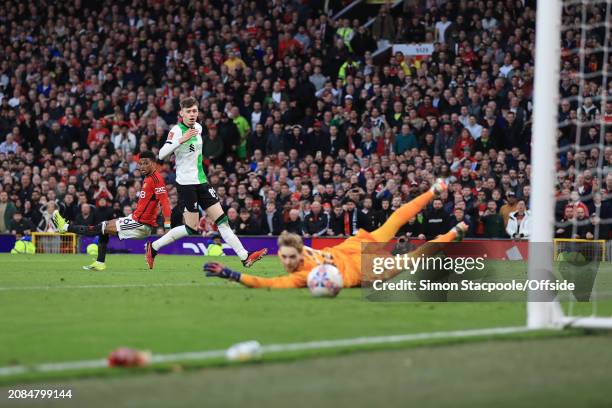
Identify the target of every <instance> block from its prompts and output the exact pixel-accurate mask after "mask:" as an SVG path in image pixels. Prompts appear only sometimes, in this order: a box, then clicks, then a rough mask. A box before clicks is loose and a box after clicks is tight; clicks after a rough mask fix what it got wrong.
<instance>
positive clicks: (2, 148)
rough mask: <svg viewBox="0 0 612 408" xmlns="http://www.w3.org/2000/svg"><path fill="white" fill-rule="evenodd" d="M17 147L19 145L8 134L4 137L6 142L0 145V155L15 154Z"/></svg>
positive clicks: (10, 134) (11, 135)
mask: <svg viewBox="0 0 612 408" xmlns="http://www.w3.org/2000/svg"><path fill="white" fill-rule="evenodd" d="M17 147H19V144H18V143H17V142H16V141H15V139H14V137H13V134H12V133H9V134H8V135H6V140H5V141H4V142H2V143H0V153H4V154H8V153H17Z"/></svg>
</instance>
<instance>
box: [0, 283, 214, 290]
mask: <svg viewBox="0 0 612 408" xmlns="http://www.w3.org/2000/svg"><path fill="white" fill-rule="evenodd" d="M177 286H204V285H202V284H200V283H188V282H182V283H126V284H124V285H122V284H108V285H105V284H99V285H58V286H4V287H0V292H3V291H4V292H8V291H11V290H50V289H122V288H165V287H177Z"/></svg>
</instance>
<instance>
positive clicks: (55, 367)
mask: <svg viewBox="0 0 612 408" xmlns="http://www.w3.org/2000/svg"><path fill="white" fill-rule="evenodd" d="M529 331H533V329H530V328H528V327H525V326H519V327H497V328H490V329H473V330H456V331H447V332H432V333H412V334H399V335H392V336H373V337H356V338H351V339H338V340H321V341H309V342H304V343H286V344H270V345H267V346H262V352H263V353H264V354H265V353H282V352H287V351H302V350H320V349H327V348H335V347H350V346H364V345H374V344H393V343H408V342H415V341H420V340H436V339H457V338H467V337H479V336H496V335H504V334H514V333H526V332H529ZM225 352H226V350H207V351H194V352H186V353H175V354H158V355H153V358H152V363H154V364H156V363H171V362H183V361H204V360H210V359H214V358H220V357H224V356H225ZM103 367H107V362H106V360H82V361H69V362H64V363H45V364H38V365H34V366H23V365H20V366H8V367H0V376H10V375H15V374H22V373H27V372H58V371H68V370H78V369H88V368H103Z"/></svg>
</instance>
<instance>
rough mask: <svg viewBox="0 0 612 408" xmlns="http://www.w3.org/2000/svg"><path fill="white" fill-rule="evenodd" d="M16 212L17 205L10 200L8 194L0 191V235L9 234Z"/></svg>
mask: <svg viewBox="0 0 612 408" xmlns="http://www.w3.org/2000/svg"><path fill="white" fill-rule="evenodd" d="M16 211H17V209H16V208H15V204H14V203H13V202H12V201H10V200H9V196H8V193H7V192H6V191H0V234H5V233H7V232H9V225H10V222H11V220H12V219H13V214H15V212H16Z"/></svg>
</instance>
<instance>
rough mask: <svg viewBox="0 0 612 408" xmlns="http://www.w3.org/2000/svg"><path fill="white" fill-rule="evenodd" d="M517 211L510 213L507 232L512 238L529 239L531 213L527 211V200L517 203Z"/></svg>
mask: <svg viewBox="0 0 612 408" xmlns="http://www.w3.org/2000/svg"><path fill="white" fill-rule="evenodd" d="M516 208H517V209H516V211H513V212H511V213H510V215H509V218H508V225H507V226H506V233H507V234H508V235H510V238H512V239H528V238H529V235H530V233H531V220H530V219H529V216H530V213H529V211H527V209H526V206H525V201H523V200H519V201H517V203H516Z"/></svg>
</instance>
